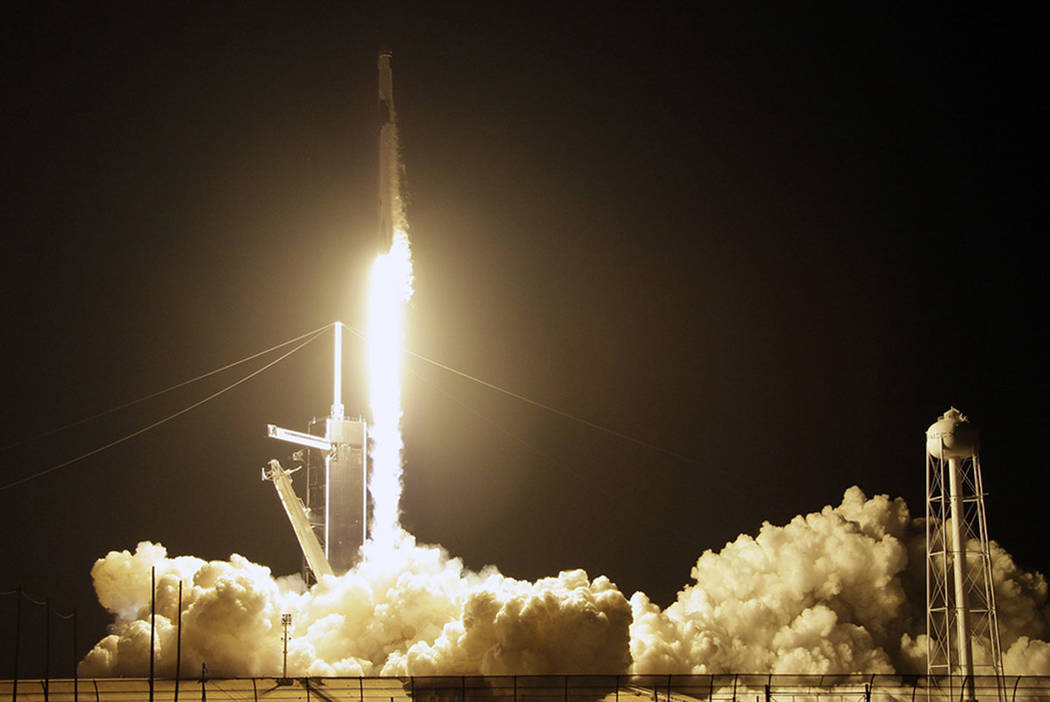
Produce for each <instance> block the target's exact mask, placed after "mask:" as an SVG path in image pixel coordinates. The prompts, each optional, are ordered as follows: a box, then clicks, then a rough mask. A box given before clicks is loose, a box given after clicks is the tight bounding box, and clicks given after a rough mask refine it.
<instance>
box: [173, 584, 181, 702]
mask: <svg viewBox="0 0 1050 702" xmlns="http://www.w3.org/2000/svg"><path fill="white" fill-rule="evenodd" d="M181 672H182V580H179V623H178V625H177V626H176V628H175V699H174V700H173V702H179V674H180V673H181Z"/></svg>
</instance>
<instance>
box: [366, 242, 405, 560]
mask: <svg viewBox="0 0 1050 702" xmlns="http://www.w3.org/2000/svg"><path fill="white" fill-rule="evenodd" d="M411 297H412V253H411V250H410V249H409V245H408V234H406V233H405V232H404V231H403V230H402V229H397V230H396V231H395V232H394V240H393V242H392V243H391V245H390V251H389V252H387V253H385V254H380V255H379V256H378V257H377V258H376V260H375V263H373V264H372V278H371V282H370V285H369V294H368V383H369V403H370V405H371V408H372V426H371V437H372V450H371V458H372V463H371V469H372V470H371V479H370V481H369V491H370V493H371V495H372V503H373V511H372V530H371V534H372V542H373V544H374V546H375V548H374V549H372V552H373V553H374V552H375V551H378V552H380V553H382V552H384V551H389V550H390V549H393V548H395V546H396V544H397V542H398V541H399V539H398V536H399V534H400V531H401V526H400V524H399V519H398V518H399V516H400V502H401V449H402V448H403V446H404V443H403V442H402V440H401V347H402V345H403V342H404V319H405V309H404V308H405V303H406V302H408V300H409V299H410V298H411Z"/></svg>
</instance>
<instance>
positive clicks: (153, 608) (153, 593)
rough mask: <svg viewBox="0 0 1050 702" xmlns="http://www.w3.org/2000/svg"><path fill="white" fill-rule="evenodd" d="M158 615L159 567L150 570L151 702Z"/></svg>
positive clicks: (150, 699)
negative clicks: (154, 640) (154, 644)
mask: <svg viewBox="0 0 1050 702" xmlns="http://www.w3.org/2000/svg"><path fill="white" fill-rule="evenodd" d="M156 615H157V566H153V567H152V568H150V569H149V702H153V638H154V636H155V630H156V623H155V617H156ZM45 702H46V701H45Z"/></svg>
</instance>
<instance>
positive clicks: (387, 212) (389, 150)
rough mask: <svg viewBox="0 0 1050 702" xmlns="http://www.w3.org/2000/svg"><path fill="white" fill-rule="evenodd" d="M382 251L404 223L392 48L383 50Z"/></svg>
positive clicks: (380, 203)
mask: <svg viewBox="0 0 1050 702" xmlns="http://www.w3.org/2000/svg"><path fill="white" fill-rule="evenodd" d="M378 68H379V240H378V244H379V253H386V252H387V251H389V250H390V245H391V244H392V243H393V241H394V231H395V230H396V229H397V228H398V227H401V226H403V211H402V202H401V164H400V162H399V158H398V152H397V116H396V113H395V112H394V78H393V75H392V74H391V71H390V51H389V50H387V49H383V50H382V51H380V52H379V60H378Z"/></svg>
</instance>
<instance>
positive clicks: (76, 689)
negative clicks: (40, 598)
mask: <svg viewBox="0 0 1050 702" xmlns="http://www.w3.org/2000/svg"><path fill="white" fill-rule="evenodd" d="M79 675H80V674H79V673H78V672H77V608H76V607H74V608H73V702H80V677H79Z"/></svg>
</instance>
